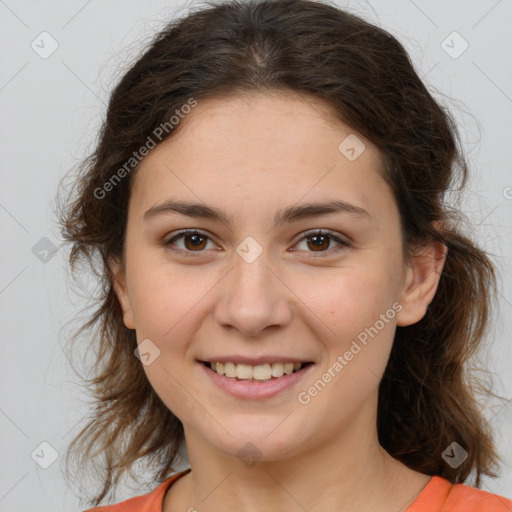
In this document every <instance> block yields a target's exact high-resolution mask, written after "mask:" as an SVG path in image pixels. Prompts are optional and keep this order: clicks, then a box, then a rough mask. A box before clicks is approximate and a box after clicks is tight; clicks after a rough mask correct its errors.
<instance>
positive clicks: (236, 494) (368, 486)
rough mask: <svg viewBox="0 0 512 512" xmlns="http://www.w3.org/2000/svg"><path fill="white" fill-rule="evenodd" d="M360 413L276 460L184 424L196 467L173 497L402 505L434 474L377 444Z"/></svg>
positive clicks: (225, 504) (245, 505)
mask: <svg viewBox="0 0 512 512" xmlns="http://www.w3.org/2000/svg"><path fill="white" fill-rule="evenodd" d="M359 418H360V419H361V420H360V421H358V418H355V419H354V421H353V422H350V425H351V427H350V429H347V431H345V432H341V433H339V434H337V435H336V436H331V437H328V438H326V439H325V440H323V441H319V442H318V443H317V444H315V445H314V446H313V447H311V448H310V449H309V450H306V451H300V452H297V453H296V454H295V455H292V456H290V457H287V458H280V459H278V460H265V457H262V459H260V460H258V461H257V462H256V463H255V464H254V465H249V464H246V463H244V462H243V461H242V460H240V458H238V457H236V456H231V455H227V454H225V453H222V452H220V451H219V450H217V449H216V448H215V447H212V445H211V444H210V443H208V442H207V441H206V440H205V439H204V438H202V437H201V436H199V435H197V433H195V432H193V431H190V430H189V431H186V432H185V438H186V442H187V448H188V455H189V461H190V466H191V468H192V471H191V473H189V474H188V475H186V476H185V477H183V478H181V479H180V480H178V481H177V482H176V484H175V486H176V489H173V492H174V496H175V501H174V503H175V504H176V505H177V504H178V502H180V506H181V507H185V508H183V510H194V509H196V510H208V512H221V511H222V512H232V511H233V512H234V511H239V510H244V511H247V512H256V511H260V510H266V511H269V512H274V511H275V512H277V511H282V510H297V511H303V510H307V511H309V512H316V511H324V512H325V511H330V510H333V511H334V510H336V511H343V510H351V511H358V510H372V511H374V512H379V511H381V510H382V511H384V510H387V511H389V510H391V509H392V510H397V511H401V512H402V511H404V510H405V509H406V508H407V506H408V505H409V504H410V503H411V502H412V501H414V499H415V497H416V496H417V494H418V493H419V492H420V491H421V489H422V488H423V487H424V486H425V485H426V483H427V482H428V479H429V478H428V477H427V476H425V475H422V474H420V473H417V472H415V471H413V470H410V469H409V468H407V467H406V466H404V465H403V464H401V463H399V462H398V461H396V460H395V459H393V458H392V457H391V456H390V455H389V454H388V453H387V452H386V451H385V450H384V449H383V448H382V447H381V446H380V445H379V442H378V438H377V432H376V428H373V429H372V428H368V427H367V425H374V426H375V425H376V421H373V422H369V421H368V415H367V414H364V411H360V414H359ZM374 420H376V418H374ZM365 425H366V427H365ZM299 449H300V447H299ZM173 487H174V486H173ZM178 490H179V493H178V492H177V491H178ZM178 496H180V498H179V497H178ZM167 506H168V503H164V509H163V510H164V512H166V511H167V510H174V508H171V507H170V506H169V507H168V508H166V507H167ZM180 509H181V508H179V507H178V508H176V510H180Z"/></svg>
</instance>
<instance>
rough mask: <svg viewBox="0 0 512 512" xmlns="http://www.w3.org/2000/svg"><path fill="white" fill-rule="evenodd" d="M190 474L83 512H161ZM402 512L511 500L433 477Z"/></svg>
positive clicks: (464, 511)
mask: <svg viewBox="0 0 512 512" xmlns="http://www.w3.org/2000/svg"><path fill="white" fill-rule="evenodd" d="M190 471H191V468H188V469H186V470H185V471H182V472H181V473H176V474H175V475H173V476H171V477H169V478H168V479H167V480H165V481H164V482H162V483H161V484H160V485H159V486H158V487H156V488H155V489H153V490H152V491H151V492H150V493H148V494H144V495H142V496H136V497H135V498H130V499H128V500H126V501H122V502H120V503H117V504H115V505H107V506H104V507H96V508H90V509H87V510H84V512H162V504H163V501H164V496H165V493H166V491H167V489H169V487H171V485H172V484H173V483H174V482H175V481H176V480H178V478H180V477H181V476H184V475H186V474H187V473H189V472H190ZM405 512H512V500H509V499H507V498H504V497H502V496H498V495H497V494H491V493H490V492H487V491H482V490H481V489H475V488H474V487H469V486H467V485H463V484H451V483H450V482H449V481H448V480H446V479H444V478H441V477H439V476H433V477H432V478H431V479H430V480H429V481H428V483H427V485H426V486H425V487H424V488H423V490H422V491H421V493H420V494H419V496H418V497H417V498H416V499H415V500H414V502H413V503H412V504H411V505H410V506H409V508H408V509H407V510H406V511H405Z"/></svg>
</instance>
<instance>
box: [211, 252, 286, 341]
mask: <svg viewBox="0 0 512 512" xmlns="http://www.w3.org/2000/svg"><path fill="white" fill-rule="evenodd" d="M234 267H235V268H233V270H232V271H231V272H229V274H228V275H227V276H226V279H223V280H222V288H221V289H220V296H219V300H218V301H217V304H216V307H215V318H216V320H217V322H218V323H219V324H220V325H221V326H222V327H224V328H231V329H236V330H238V331H240V332H241V333H242V334H244V335H245V336H249V337H257V336H260V335H261V333H262V332H263V331H264V330H265V329H268V330H273V329H276V328H277V327H284V326H286V325H287V324H288V323H289V322H290V320H291V317H292V310H291V302H292V296H293V293H292V292H291V291H290V289H289V288H288V287H287V286H286V285H285V284H284V283H283V281H282V280H281V279H280V278H279V277H278V275H277V274H276V272H275V271H274V270H272V269H271V268H270V267H269V265H268V260H267V258H266V257H265V253H263V254H261V255H260V256H259V257H258V258H257V259H256V260H255V261H253V262H252V263H247V262H246V261H244V260H243V259H242V258H240V257H238V256H237V255H235V262H234ZM271 328H272V329H271Z"/></svg>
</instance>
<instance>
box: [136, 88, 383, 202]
mask: <svg viewBox="0 0 512 512" xmlns="http://www.w3.org/2000/svg"><path fill="white" fill-rule="evenodd" d="M180 122H181V123H183V124H182V125H181V126H180V127H179V130H178V131H177V132H176V133H174V134H172V135H171V137H169V138H168V139H167V140H165V141H164V142H162V143H161V144H159V145H158V146H157V147H156V148H155V149H154V150H152V152H151V153H150V154H149V155H148V156H147V157H145V159H144V160H143V161H142V162H141V164H140V166H139V169H138V170H137V173H136V176H137V179H136V180H135V182H134V186H133V195H134V196H136V198H135V199H136V202H137V203H139V205H140V206H141V207H143V206H148V205H149V206H151V205H152V204H154V203H155V202H157V201H158V200H159V199H162V200H163V199H165V198H166V196H168V195H173V196H175V195H176V192H177V193H178V194H181V195H186V196H188V197H190V198H191V199H192V198H193V199H195V200H197V199H201V200H204V201H205V202H208V203H217V205H218V206H222V203H225V202H226V201H228V198H227V194H230V196H233V194H235V195H236V196H237V198H238V199H239V200H242V198H243V201H245V202H250V201H253V202H259V203H260V204H261V203H263V202H265V203H266V204H267V205H268V204H269V202H271V200H272V198H273V199H274V201H275V202H276V206H277V203H281V206H282V203H283V201H286V202H287V203H294V202H297V201H299V200H300V199H301V197H303V196H306V195H307V196H308V197H307V198H305V199H308V200H320V199H322V196H323V195H325V193H326V192H332V193H334V194H336V193H338V192H339V193H341V192H343V194H344V195H345V197H344V199H348V198H350V199H351V200H352V201H355V202H360V203H361V202H362V203H368V202H371V201H374V202H375V198H371V196H372V193H373V194H375V193H379V188H380V191H381V192H380V193H381V195H382V191H383V192H384V193H386V190H385V188H386V187H387V184H386V183H385V182H384V180H383V179H382V177H381V176H380V174H379V168H380V163H381V162H380V155H379V152H378V151H377V149H376V148H375V146H374V145H373V144H372V143H371V142H370V141H369V140H367V139H366V138H364V137H363V136H362V135H360V134H358V133H356V132H355V131H354V130H353V129H351V128H350V127H349V126H348V125H346V124H344V123H342V122H341V121H340V120H338V119H337V118H336V117H335V114H334V112H333V111H332V109H330V107H329V106H328V105H326V104H325V103H324V102H322V101H321V100H319V99H317V98H314V97H310V96H308V95H302V94H298V93H297V94H295V93H286V94H285V93H279V92H278V93H272V94H262V93H251V94H244V95H239V96H235V97H217V98H208V99H205V100H199V101H198V102H197V105H196V106H195V107H194V108H193V109H191V111H190V113H188V114H187V115H186V116H184V118H183V119H182V120H181V121H180ZM354 155H355V158H354ZM387 192H389V190H388V191H387ZM388 195H389V194H388ZM194 196H195V197H194ZM208 199H211V201H208ZM386 199H387V200H389V197H387V198H386ZM219 201H220V204H218V203H219Z"/></svg>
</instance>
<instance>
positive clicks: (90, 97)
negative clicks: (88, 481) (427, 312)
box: [0, 0, 512, 512]
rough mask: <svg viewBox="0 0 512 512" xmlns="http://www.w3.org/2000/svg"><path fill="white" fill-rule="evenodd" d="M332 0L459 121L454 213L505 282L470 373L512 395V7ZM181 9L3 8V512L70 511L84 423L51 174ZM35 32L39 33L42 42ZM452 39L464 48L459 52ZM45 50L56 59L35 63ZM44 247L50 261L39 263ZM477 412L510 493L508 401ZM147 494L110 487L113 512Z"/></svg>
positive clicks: (87, 4)
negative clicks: (461, 166)
mask: <svg viewBox="0 0 512 512" xmlns="http://www.w3.org/2000/svg"><path fill="white" fill-rule="evenodd" d="M189 3H190V2H189ZM338 4H339V5H340V6H345V7H348V9H349V10H351V11H352V12H355V13H356V14H360V15H362V16H363V17H364V18H366V19H368V20H369V21H371V22H374V23H376V24H378V25H380V26H382V27H384V28H385V29H387V30H389V31H390V32H391V33H392V34H394V35H395V36H396V37H398V39H399V40H400V41H401V42H402V43H403V44H404V45H405V46H406V48H407V50H408V51H409V52H410V55H411V58H412V60H413V62H414V64H415V66H416V69H417V70H418V72H419V74H420V76H421V77H422V78H423V79H424V81H425V82H426V84H427V86H428V87H429V89H430V90H431V91H432V93H433V94H434V96H435V97H436V98H437V99H439V100H440V101H441V102H443V104H444V105H446V106H447V107H448V108H450V109H451V111H452V112H453V114H454V115H455V118H456V120H457V122H458V124H459V127H460V129H461V133H462V139H463V143H464V145H465V149H466V151H467V153H468V157H469V161H470V164H471V168H472V171H473V173H472V179H471V182H470V184H469V189H468V192H467V195H466V197H465V200H464V202H463V204H462V205H463V207H464V209H465V211H466V212H467V214H468V216H469V219H470V221H471V227H470V229H471V232H472V234H473V235H474V238H475V240H477V241H478V242H480V243H481V245H483V246H484V247H485V248H487V249H488V250H489V251H490V252H491V253H492V254H493V255H494V256H495V261H496V263H497V264H498V266H499V268H500V270H501V273H502V285H501V290H500V297H499V311H498V318H497V320H496V322H495V325H494V327H493V332H492V336H490V338H489V345H488V348H487V349H486V350H485V353H484V354H483V356H482V358H481V362H482V363H483V364H485V365H487V366H488V367H489V368H490V369H491V370H492V371H493V372H494V373H495V384H494V390H495V391H496V392H497V393H499V394H501V395H503V396H505V397H506V398H508V399H511V398H512V374H511V372H510V367H511V365H512V350H511V349H512V346H511V340H510V332H511V330H512V291H511V285H512V268H511V254H512V250H511V249H512V242H511V237H510V234H511V229H512V222H511V219H512V188H511V187H512V172H511V166H512V128H511V119H512V69H511V64H510V63H511V62H512V59H511V57H512V31H510V22H511V21H512V1H511V0H500V1H496V0H485V1H484V0H482V1H467V0H466V1H462V0H459V1H439V0H438V1H428V2H427V1H426V0H415V1H413V0H393V1H389V2H379V3H377V2H375V3H367V2H362V1H359V2H344V1H342V0H339V1H338ZM183 12H186V5H185V4H184V3H182V2H180V3H177V2H172V1H170V0H168V1H164V0H160V1H156V0H152V1H145V2H141V1H139V2H137V1H134V0H123V1H121V0H112V1H110V2H100V1H98V0H89V1H86V0H79V1H77V0H73V1H66V2H64V1H62V2H57V1H41V2H29V1H27V0H6V1H2V0H0V48H1V49H2V56H1V66H0V112H1V118H0V141H1V148H0V149H1V150H0V171H1V173H2V174H1V186H0V229H1V232H0V235H1V246H2V251H1V252H0V262H1V273H0V314H1V317H0V336H1V353H0V383H1V386H0V393H1V394H0V428H1V436H0V443H1V445H0V446H1V457H0V511H2V512H7V511H8V512H21V511H27V510H36V509H37V510H39V511H40V512H50V511H51V512H58V511H71V510H81V508H80V505H79V501H78V497H77V494H80V492H81V491H80V489H79V488H78V487H77V486H75V485H70V486H68V485H67V484H66V482H65V481H64V479H63V477H62V474H61V464H62V460H63V455H64V452H65V449H66V447H67V444H68V443H69V441H70V440H71V438H72V437H73V435H74V434H75V433H76V432H77V431H78V429H79V427H80V426H81V425H82V424H83V422H84V418H85V415H86V414H87V412H88V409H87V403H86V401H87V396H86V395H84V394H83V392H82V391H81V390H80V389H79V388H78V387H77V386H76V385H75V384H74V382H75V381H76V379H75V378H74V375H73V373H72V372H71V370H70V369H69V366H68V364H67V359H66V355H65V354H64V352H63V350H62V345H63V344H64V343H65V341H66V339H67V335H68V331H66V329H65V327H66V325H67V324H69V322H70V321H71V320H73V319H76V317H77V315H78V314H79V312H80V310H81V308H82V306H83V305H84V304H85V303H84V302H83V301H82V299H80V297H78V296H76V295H75V294H74V292H73V291H72V290H71V289H70V283H71V281H70V279H69V278H68V276H67V270H66V254H67V252H66V251H67V249H66V248H65V247H63V245H62V240H61V239H60V235H59V232H58V229H57V225H56V222H55V219H54V217H53V213H52V208H53V202H54V196H55V193H56V187H57V183H58V180H59V178H60V177H61V176H62V175H63V174H64V173H66V172H67V171H68V170H69V169H70V168H71V167H72V166H74V165H76V164H77V163H78V162H79V161H80V159H81V158H83V157H85V156H86V155H87V154H88V153H89V152H90V151H91V150H92V148H93V144H94V141H95V137H96V133H97V130H98V127H99V124H100V122H101V119H102V115H103V113H104V111H105V103H106V101H107V98H108V93H109V91H110V90H111V89H112V87H113V84H114V80H116V79H117V78H119V76H121V74H122V72H123V70H124V69H126V66H127V65H128V63H129V62H131V61H132V60H133V59H134V58H135V57H136V56H137V55H138V53H139V52H140V51H141V50H142V48H143V47H144V44H145V43H146V42H148V41H149V39H150V38H151V36H152V35H153V33H154V32H155V31H156V30H157V29H158V28H160V27H162V26H163V24H164V23H165V22H166V21H167V20H168V19H170V18H171V17H173V16H175V15H177V14H181V13H183ZM44 31H46V32H48V33H49V34H50V36H46V35H43V36H40V34H41V33H42V32H44ZM454 31H456V32H458V33H459V34H460V36H461V37H462V38H463V39H461V38H459V36H457V35H455V36H454V35H450V34H452V33H453V32H454ZM447 37H448V39H447ZM464 40H465V41H467V44H468V45H469V46H468V48H467V49H466V51H464V52H463V53H462V54H460V55H457V54H458V53H460V52H461V50H462V49H463V45H464ZM54 41H55V42H54ZM443 41H445V43H443ZM52 44H53V45H55V44H58V48H57V49H56V50H55V51H54V53H52V54H51V55H46V54H45V52H46V53H49V52H50V50H51V49H52ZM31 45H33V46H34V47H35V49H33V48H32V46H31ZM443 46H444V47H445V48H446V50H447V51H448V52H451V53H452V55H449V53H447V51H445V49H443ZM447 46H449V47H451V48H448V47H447ZM36 50H37V51H36ZM455 56H456V57H457V58H454V57H455ZM43 57H46V58H43ZM52 246H55V247H56V248H58V249H59V250H57V252H56V253H55V254H52V253H51V250H50V252H48V253H45V252H44V251H45V250H48V249H51V247H52ZM34 247H35V248H34ZM485 412H486V414H487V416H488V418H489V420H490V423H491V425H492V427H493V428H494V429H495V431H496V436H497V441H498V450H499V453H500V455H502V457H503V458H504V461H505V465H504V466H502V469H501V474H500V477H499V478H498V479H485V481H484V486H483V487H484V488H485V489H487V490H490V491H492V492H495V493H499V494H503V495H507V496H509V497H512V468H511V460H512V436H511V435H510V433H511V432H512V428H511V427H512V406H511V405H510V402H508V403H503V402H501V403H500V402H496V403H492V404H487V405H486V408H485ZM42 442H46V443H49V444H50V445H51V447H53V450H55V451H56V453H57V454H58V457H57V459H56V460H55V462H53V463H52V464H51V465H49V467H48V468H47V469H44V468H43V467H42V466H44V465H45V464H46V465H47V464H49V463H50V462H51V459H50V457H51V454H52V448H49V447H48V446H47V445H42V446H41V445H40V443H42ZM31 454H32V455H31ZM37 454H39V457H37ZM34 459H35V460H37V461H38V462H37V463H36V461H35V460H34ZM150 484H151V483H150V482H149V483H148V485H146V486H143V487H136V486H134V485H131V486H126V487H122V488H121V489H120V490H119V492H118V493H116V501H120V500H121V499H125V498H127V497H130V496H134V495H136V494H142V493H145V492H147V491H148V490H149V489H150V488H151V487H152V486H151V485H150ZM80 487H81V489H82V491H84V492H85V488H86V485H85V483H83V486H80Z"/></svg>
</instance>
